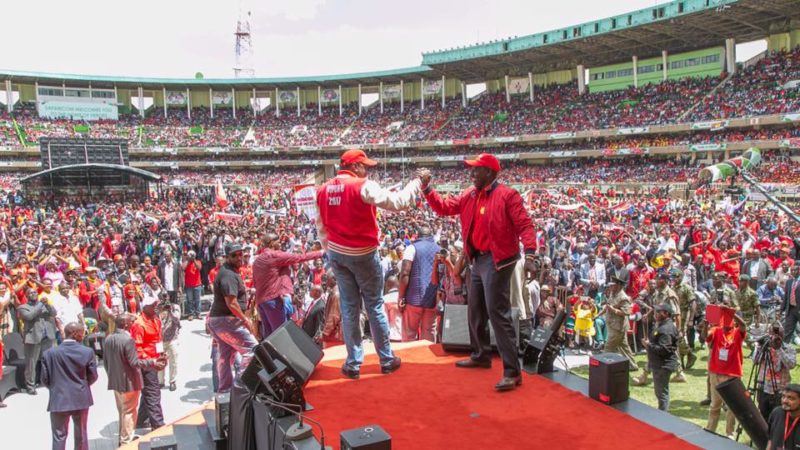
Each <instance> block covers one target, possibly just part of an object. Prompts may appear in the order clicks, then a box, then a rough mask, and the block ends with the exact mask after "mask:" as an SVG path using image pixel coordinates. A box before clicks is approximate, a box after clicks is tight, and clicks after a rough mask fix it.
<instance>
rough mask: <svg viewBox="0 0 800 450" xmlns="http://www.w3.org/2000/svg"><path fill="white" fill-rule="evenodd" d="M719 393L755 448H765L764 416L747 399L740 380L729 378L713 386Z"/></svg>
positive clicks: (745, 390) (766, 439)
mask: <svg viewBox="0 0 800 450" xmlns="http://www.w3.org/2000/svg"><path fill="white" fill-rule="evenodd" d="M714 388H715V389H716V390H717V392H719V396H720V397H722V400H724V401H725V404H726V405H728V408H729V409H730V410H731V411H732V412H733V415H734V416H736V419H737V420H738V421H739V423H741V424H742V428H744V431H745V432H747V435H748V436H750V439H752V440H753V443H754V444H756V448H767V441H768V440H769V427H768V426H767V422H766V421H765V420H764V416H762V415H761V413H760V412H759V411H758V408H756V405H755V403H753V400H752V399H751V398H750V397H749V395H748V394H749V393H748V392H747V388H745V387H744V384H743V383H742V380H741V378H731V379H730V380H728V381H723V382H722V383H720V384H718V385H716V386H714Z"/></svg>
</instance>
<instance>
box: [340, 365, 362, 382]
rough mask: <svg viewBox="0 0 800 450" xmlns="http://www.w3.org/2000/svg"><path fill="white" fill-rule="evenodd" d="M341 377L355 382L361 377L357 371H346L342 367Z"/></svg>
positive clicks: (346, 369)
mask: <svg viewBox="0 0 800 450" xmlns="http://www.w3.org/2000/svg"><path fill="white" fill-rule="evenodd" d="M342 375H344V376H346V377H347V378H350V379H351V380H357V379H359V377H361V372H359V371H358V370H353V369H348V368H346V367H344V366H342Z"/></svg>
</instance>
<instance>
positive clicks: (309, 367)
mask: <svg viewBox="0 0 800 450" xmlns="http://www.w3.org/2000/svg"><path fill="white" fill-rule="evenodd" d="M261 345H263V346H264V347H266V349H267V351H269V354H270V356H272V357H273V358H274V359H276V360H278V361H280V362H282V363H283V364H285V365H286V367H288V368H289V369H290V370H292V371H293V372H294V373H295V375H296V376H297V378H298V379H299V380H302V383H303V384H304V385H305V383H306V382H307V381H308V379H309V378H311V374H312V373H314V368H315V367H317V364H319V362H320V361H321V360H322V350H321V349H320V348H319V347H318V346H317V344H315V343H314V340H313V339H311V336H309V335H308V334H306V332H305V331H303V329H302V328H300V327H298V326H297V325H296V324H295V323H294V322H293V321H291V320H290V321H288V322H285V323H284V324H283V325H281V326H280V327H278V329H276V330H275V331H273V332H272V334H270V335H269V336H267V338H266V339H264V340H263V341H261Z"/></svg>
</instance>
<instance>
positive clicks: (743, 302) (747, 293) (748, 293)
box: [733, 273, 761, 325]
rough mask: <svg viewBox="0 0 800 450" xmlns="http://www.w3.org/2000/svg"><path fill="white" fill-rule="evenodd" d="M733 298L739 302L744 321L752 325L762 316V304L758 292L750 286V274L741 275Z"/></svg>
mask: <svg viewBox="0 0 800 450" xmlns="http://www.w3.org/2000/svg"><path fill="white" fill-rule="evenodd" d="M733 298H734V300H735V301H736V303H738V304H739V308H740V310H741V311H742V319H744V323H746V324H748V325H750V324H752V323H754V322H755V321H757V320H759V318H760V317H761V305H760V304H759V303H758V294H756V291H754V290H753V288H751V287H750V275H747V274H746V273H743V274H741V275H740V276H739V289H737V290H736V291H734V293H733Z"/></svg>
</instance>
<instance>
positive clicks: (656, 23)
mask: <svg viewBox="0 0 800 450" xmlns="http://www.w3.org/2000/svg"><path fill="white" fill-rule="evenodd" d="M792 19H800V2H798V1H797V0H676V1H672V2H669V3H662V4H659V5H655V6H652V7H649V8H645V9H641V10H638V11H633V12H629V13H626V14H621V15H618V16H614V17H609V18H605V19H600V20H597V21H594V22H588V23H584V24H580V25H573V26H569V27H565V28H561V29H558V30H553V31H547V32H543V33H537V34H532V35H528V36H523V37H514V38H509V39H502V40H497V41H492V42H489V43H483V44H477V45H471V46H465V47H460V48H456V49H448V50H443V51H436V52H429V53H424V54H423V58H422V63H423V64H424V65H427V66H429V67H433V68H435V69H439V70H440V71H441V72H443V73H446V74H447V75H449V76H454V77H457V78H459V79H462V80H466V81H472V80H488V79H498V78H501V77H502V76H504V75H524V74H527V72H529V71H530V72H533V73H542V72H547V71H551V70H562V69H575V68H576V67H577V65H578V64H583V65H584V66H585V67H587V68H588V67H597V66H601V65H607V64H613V63H619V62H625V61H630V60H631V57H632V56H634V55H636V56H638V57H639V58H645V57H650V56H656V55H661V51H662V50H668V51H669V52H671V53H680V52H686V51H691V50H698V49H703V48H709V47H715V46H721V45H724V43H725V39H727V38H734V39H736V41H737V42H749V41H753V40H756V39H762V38H766V37H767V36H768V35H770V34H774V33H781V32H786V31H789V30H791V29H797V28H799V27H798V22H797V20H792Z"/></svg>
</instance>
